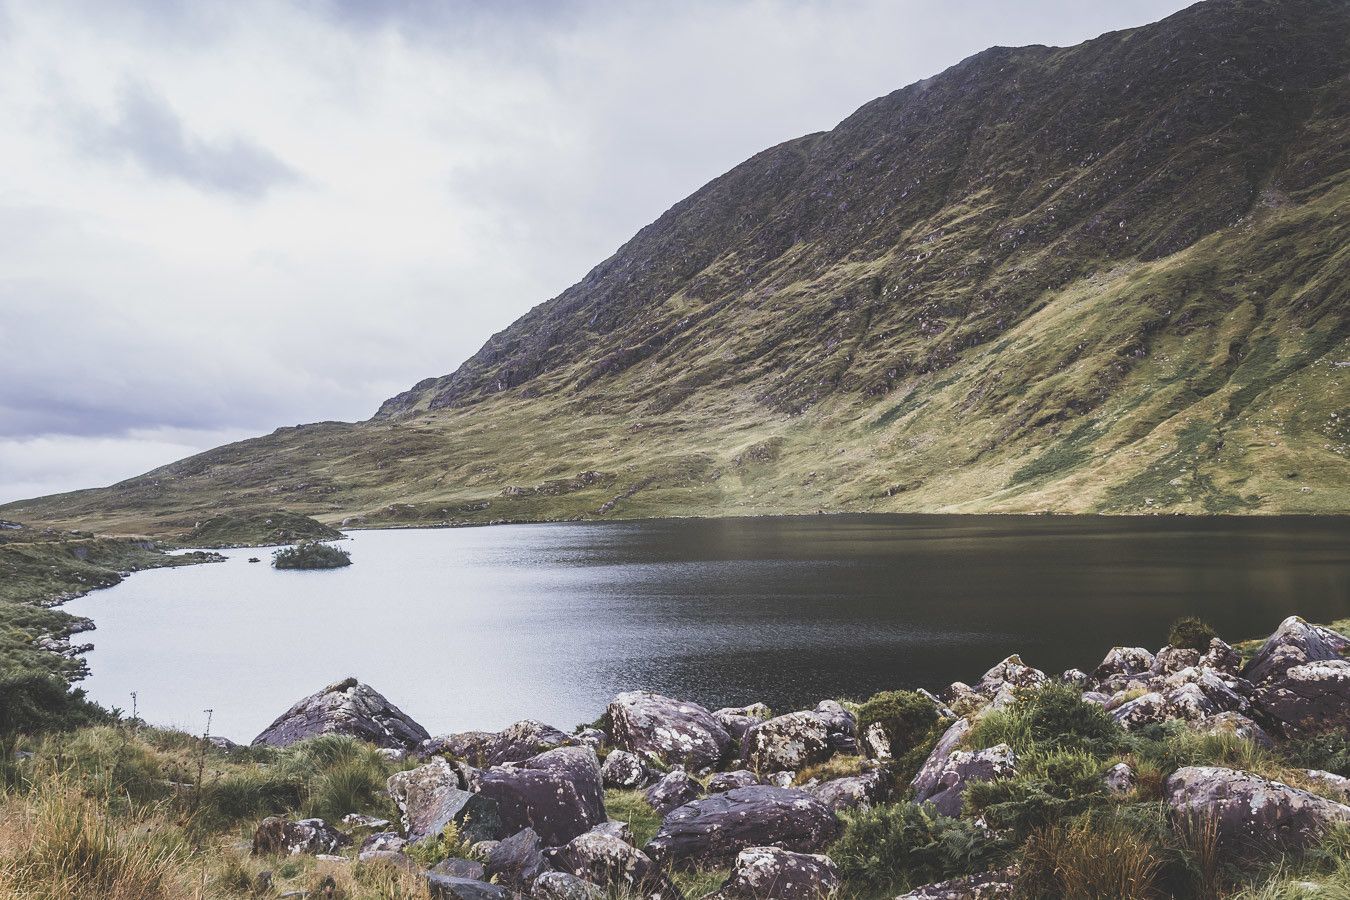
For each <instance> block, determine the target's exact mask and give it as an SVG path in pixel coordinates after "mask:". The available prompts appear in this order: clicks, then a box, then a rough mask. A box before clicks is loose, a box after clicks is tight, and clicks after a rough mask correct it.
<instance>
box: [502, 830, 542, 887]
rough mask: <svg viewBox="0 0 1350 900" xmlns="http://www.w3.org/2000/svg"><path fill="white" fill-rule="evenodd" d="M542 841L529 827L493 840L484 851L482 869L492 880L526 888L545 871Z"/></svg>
mask: <svg viewBox="0 0 1350 900" xmlns="http://www.w3.org/2000/svg"><path fill="white" fill-rule="evenodd" d="M550 868H551V866H549V864H548V861H547V860H546V859H544V843H543V841H541V840H539V835H538V834H536V833H535V830H534V829H533V828H525V829H522V830H520V831H518V832H516V833H515V834H513V835H511V836H510V837H508V838H505V839H503V840H501V841H499V842H498V843H497V846H495V847H493V848H492V851H491V852H490V853H488V857H487V864H486V869H487V873H488V875H489V876H490V877H491V878H492V881H493V882H494V883H496V884H504V885H507V886H509V887H514V888H517V889H518V890H522V891H527V890H529V889H530V887H531V885H533V884H534V880H535V879H536V878H538V877H539V876H540V875H542V874H544V873H545V872H547V871H549V869H550Z"/></svg>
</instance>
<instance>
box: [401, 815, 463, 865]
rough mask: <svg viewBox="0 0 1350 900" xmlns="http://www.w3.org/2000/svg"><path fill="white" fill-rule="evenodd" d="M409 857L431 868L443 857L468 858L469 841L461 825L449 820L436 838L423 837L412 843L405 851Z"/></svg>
mask: <svg viewBox="0 0 1350 900" xmlns="http://www.w3.org/2000/svg"><path fill="white" fill-rule="evenodd" d="M404 852H406V853H407V854H408V858H409V859H411V860H412V861H413V862H417V863H421V864H422V865H423V866H426V867H427V868H430V867H431V866H434V865H436V863H438V862H440V861H441V860H443V859H449V858H450V857H452V856H455V857H459V858H460V859H467V858H468V856H469V843H468V842H467V841H465V840H464V838H463V837H462V836H461V835H460V833H459V826H458V825H456V824H455V823H454V822H447V823H446V825H445V827H444V828H442V829H441V833H440V834H438V835H436V836H435V837H434V838H423V839H422V840H420V841H418V842H417V843H415V844H410V845H409V846H408V847H407V848H406V850H405V851H404Z"/></svg>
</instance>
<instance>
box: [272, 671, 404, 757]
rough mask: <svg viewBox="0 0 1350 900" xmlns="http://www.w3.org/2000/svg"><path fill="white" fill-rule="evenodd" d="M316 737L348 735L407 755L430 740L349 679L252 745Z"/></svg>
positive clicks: (288, 714) (287, 715) (297, 708)
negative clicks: (403, 751)
mask: <svg viewBox="0 0 1350 900" xmlns="http://www.w3.org/2000/svg"><path fill="white" fill-rule="evenodd" d="M321 734H349V735H351V736H352V737H354V738H359V739H360V740H363V741H366V742H368V743H371V744H374V745H375V746H377V747H402V748H406V749H413V748H416V747H418V746H420V745H421V744H422V742H423V741H426V740H428V739H430V737H431V736H430V735H429V734H427V730H426V729H425V728H423V727H422V726H421V725H418V724H417V723H416V722H414V721H413V720H412V719H411V718H410V717H409V716H408V715H407V713H405V712H403V710H401V709H399V708H398V707H397V706H395V705H394V704H392V703H390V702H389V701H388V699H386V698H385V697H384V695H383V694H381V693H380V692H379V691H377V690H375V689H374V688H373V687H371V686H370V685H368V684H361V683H360V682H359V681H357V680H356V679H355V678H348V679H346V680H345V681H339V682H337V683H336V684H330V685H328V687H326V688H324V689H323V690H321V691H319V692H318V693H315V694H310V695H309V696H308V697H306V698H304V699H303V700H301V701H299V702H298V703H296V704H295V705H294V706H292V707H291V708H290V709H288V710H286V711H285V712H284V713H282V714H281V715H280V716H279V717H278V718H277V719H276V721H274V722H273V723H272V724H271V725H268V726H267V727H266V728H264V729H263V731H262V733H261V734H259V735H258V736H257V737H256V738H254V739H253V745H254V746H255V747H256V746H262V745H266V746H269V747H289V746H290V745H291V744H294V743H297V742H299V741H303V740H305V739H306V738H312V737H318V736H319V735H321Z"/></svg>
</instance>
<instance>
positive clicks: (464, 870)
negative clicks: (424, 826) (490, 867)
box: [431, 841, 500, 881]
mask: <svg viewBox="0 0 1350 900" xmlns="http://www.w3.org/2000/svg"><path fill="white" fill-rule="evenodd" d="M492 843H493V844H494V845H496V844H498V843H500V841H493V842H492ZM431 871H433V872H435V873H436V874H438V875H453V876H454V877H456V878H472V879H473V880H474V881H487V879H488V874H487V866H485V865H483V864H482V863H481V862H479V861H478V860H476V859H461V858H460V857H458V856H451V857H449V858H447V859H443V860H441V861H440V862H438V863H436V865H434V866H432V867H431Z"/></svg>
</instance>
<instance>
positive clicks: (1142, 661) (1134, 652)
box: [1092, 647, 1153, 681]
mask: <svg viewBox="0 0 1350 900" xmlns="http://www.w3.org/2000/svg"><path fill="white" fill-rule="evenodd" d="M1152 668H1153V654H1152V653H1149V652H1148V651H1147V650H1145V649H1144V648H1143V647H1112V648H1111V649H1110V650H1109V651H1108V652H1107V654H1106V657H1105V658H1104V659H1103V660H1102V661H1101V664H1100V665H1099V666H1097V668H1095V669H1093V670H1092V677H1093V679H1095V680H1096V681H1105V680H1106V679H1108V678H1112V677H1114V676H1118V675H1126V676H1133V675H1142V674H1144V673H1145V672H1148V671H1150V670H1151V669H1152Z"/></svg>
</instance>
